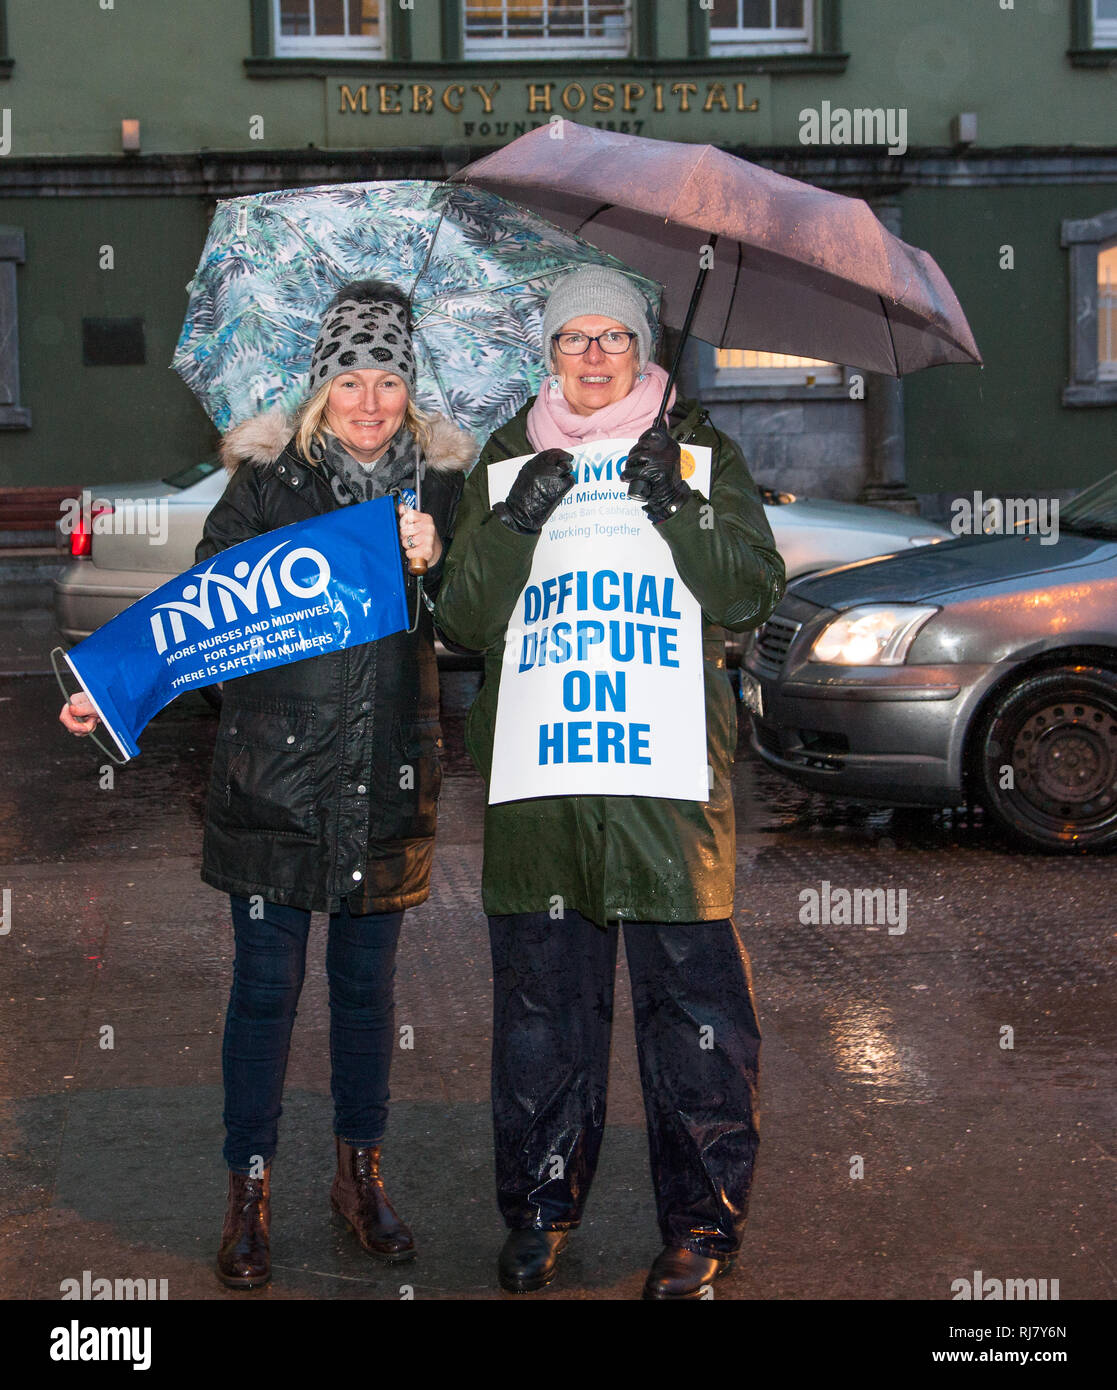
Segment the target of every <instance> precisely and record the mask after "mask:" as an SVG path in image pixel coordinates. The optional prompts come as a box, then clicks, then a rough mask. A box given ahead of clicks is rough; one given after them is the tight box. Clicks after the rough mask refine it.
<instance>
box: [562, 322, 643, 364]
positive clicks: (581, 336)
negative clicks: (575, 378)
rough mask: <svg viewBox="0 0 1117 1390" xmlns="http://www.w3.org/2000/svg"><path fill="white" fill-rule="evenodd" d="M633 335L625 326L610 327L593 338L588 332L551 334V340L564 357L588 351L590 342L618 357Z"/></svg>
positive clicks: (578, 355)
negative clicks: (622, 327)
mask: <svg viewBox="0 0 1117 1390" xmlns="http://www.w3.org/2000/svg"><path fill="white" fill-rule="evenodd" d="M635 337H636V334H635V333H631V332H629V330H628V329H627V328H624V329H621V328H610V329H609V331H608V332H607V333H599V334H598V335H597V336H596V337H595V338H591V337H590V336H589V334H588V333H552V334H551V339H552V341H553V342H555V343H557V344H558V350H559V352H561V353H562V355H563V356H564V357H581V355H582V353H583V352H589V350H590V343H597V345H598V346H599V347H600V348H601V351H602V352H607V353H609V355H610V356H612V357H618V356H619V355H620V354H621V353H622V352H627V351H628V349H629V348H630V347H631V346H632V342H633V339H634V338H635Z"/></svg>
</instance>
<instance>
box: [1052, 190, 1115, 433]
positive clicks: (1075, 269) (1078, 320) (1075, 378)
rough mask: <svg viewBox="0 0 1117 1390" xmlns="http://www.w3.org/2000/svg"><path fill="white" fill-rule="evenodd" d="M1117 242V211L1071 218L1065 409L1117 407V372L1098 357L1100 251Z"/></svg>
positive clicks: (1065, 237) (1066, 240) (1066, 242)
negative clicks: (1106, 369)
mask: <svg viewBox="0 0 1117 1390" xmlns="http://www.w3.org/2000/svg"><path fill="white" fill-rule="evenodd" d="M1115 241H1117V208H1111V209H1110V210H1109V211H1108V212H1102V213H1099V214H1098V215H1097V216H1096V217H1086V218H1080V219H1067V220H1066V221H1065V222H1063V224H1062V237H1061V245H1062V246H1063V248H1064V249H1065V250H1067V251H1069V253H1070V275H1069V286H1068V289H1069V293H1068V295H1067V300H1068V309H1069V312H1070V364H1069V365H1070V379H1069V381H1068V383H1067V385H1066V386H1065V387H1064V388H1063V404H1064V405H1065V406H1097V405H1117V374H1115V375H1113V376H1109V375H1108V374H1107V375H1104V376H1103V375H1102V374H1101V364H1100V361H1099V356H1098V252H1099V251H1101V250H1102V249H1104V248H1107V247H1108V246H1109V245H1110V244H1112V243H1113V242H1115Z"/></svg>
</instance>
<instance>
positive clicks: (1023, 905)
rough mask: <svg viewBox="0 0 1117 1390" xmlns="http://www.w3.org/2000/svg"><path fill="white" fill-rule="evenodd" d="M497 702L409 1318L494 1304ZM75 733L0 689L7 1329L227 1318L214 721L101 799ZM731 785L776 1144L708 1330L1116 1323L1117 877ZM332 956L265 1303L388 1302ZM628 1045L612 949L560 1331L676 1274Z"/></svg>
mask: <svg viewBox="0 0 1117 1390" xmlns="http://www.w3.org/2000/svg"><path fill="white" fill-rule="evenodd" d="M476 686H477V677H476V676H475V675H472V674H470V673H448V674H447V675H446V677H445V679H444V682H443V693H444V711H443V713H444V726H445V734H446V740H445V754H446V758H445V762H446V773H447V776H446V778H445V781H444V783H443V793H442V800H441V803H440V808H439V832H438V840H437V844H436V850H435V866H434V876H433V881H432V895H431V898H430V900H429V901H428V902H427V903H425V904H423V905H422V906H421V907H419V908H416V909H413V910H412V911H410V912H409V913H408V914H407V919H406V922H405V928H404V933H403V937H402V939H401V948H400V955H399V968H398V979H397V1019H398V1020H399V1021H400V1022H401V1023H407V1024H409V1025H412V1026H413V1027H414V1039H415V1046H414V1048H413V1049H410V1050H407V1051H403V1050H401V1051H400V1053H399V1055H398V1056H397V1058H396V1059H395V1061H394V1063H393V1071H392V1096H393V1100H392V1117H391V1129H390V1139H391V1142H390V1144H389V1145H388V1146H387V1148H386V1169H387V1177H388V1179H389V1186H390V1190H391V1191H392V1194H393V1200H396V1201H397V1202H398V1204H399V1206H400V1208H401V1210H403V1212H404V1213H405V1215H406V1216H407V1217H408V1219H409V1220H410V1221H411V1223H412V1224H413V1226H414V1227H415V1229H416V1234H417V1239H418V1241H419V1244H420V1251H421V1256H420V1262H419V1263H417V1265H416V1267H415V1270H414V1272H413V1273H412V1274H409V1275H408V1278H409V1280H411V1281H412V1282H413V1283H414V1285H415V1291H416V1297H418V1298H423V1297H426V1298H452V1299H470V1298H500V1297H501V1295H500V1293H499V1292H498V1291H497V1289H496V1288H495V1285H494V1279H493V1265H494V1262H495V1258H496V1252H497V1250H498V1249H499V1246H500V1242H501V1238H502V1232H501V1228H500V1223H499V1218H498V1217H497V1214H496V1211H495V1204H494V1202H493V1198H492V1192H491V1177H490V1174H491V1166H492V1154H491V1141H490V1128H489V1126H490V1116H489V1088H488V1076H489V1062H490V1059H489V1045H490V1036H489V1030H490V1022H489V1020H490V1017H491V1014H490V1009H491V980H490V967H489V957H488V937H487V928H486V921H485V917H484V914H483V911H482V906H481V900H480V892H479V883H480V870H481V839H482V826H483V818H484V789H483V787H482V784H481V782H480V779H479V778H478V777H477V775H476V773H475V772H474V770H473V768H472V766H471V765H470V762H469V759H468V757H467V755H466V753H465V749H464V743H463V725H464V718H465V714H466V711H467V709H468V706H469V703H470V700H471V698H472V695H473V692H474V691H475V689H476ZM59 704H60V699H59V697H58V695H57V693H56V691H55V687H54V685H53V682H52V681H51V680H49V679H47V678H42V677H37V676H36V677H28V678H24V679H0V710H2V711H3V718H2V719H0V760H2V764H3V767H4V770H5V795H4V796H3V797H2V798H0V860H2V862H3V863H4V865H5V866H6V867H5V868H4V870H3V885H2V886H4V887H5V888H9V889H10V892H11V918H10V922H11V930H10V932H9V933H8V934H7V935H0V971H2V979H3V988H2V990H0V1014H2V1016H3V1025H4V1026H3V1028H2V1029H0V1154H2V1155H3V1159H2V1161H0V1297H19V1296H29V1297H36V1298H56V1297H57V1296H58V1290H59V1285H60V1281H61V1280H62V1279H64V1278H71V1277H74V1276H80V1275H81V1273H82V1271H83V1270H84V1269H93V1270H94V1272H95V1273H96V1274H98V1275H105V1276H113V1277H118V1276H119V1277H145V1278H146V1277H155V1278H168V1279H169V1280H170V1285H171V1297H172V1298H204V1299H212V1298H217V1299H234V1300H235V1299H236V1298H237V1297H241V1296H239V1295H235V1294H231V1293H227V1292H224V1291H222V1290H221V1289H219V1288H218V1286H217V1284H216V1282H215V1281H214V1279H213V1276H212V1273H211V1272H210V1264H211V1261H212V1255H213V1250H212V1248H211V1247H212V1246H213V1245H214V1241H215V1238H216V1235H217V1232H218V1229H219V1227H220V1217H221V1211H222V1201H223V1190H224V1187H223V1184H224V1176H223V1171H222V1167H221V1161H220V1145H221V1123H220V1116H221V1029H222V1020H223V1016H224V1010H225V1002H226V999H227V994H228V986H229V978H230V970H231V961H232V940H231V927H230V922H229V905H228V900H227V899H225V898H223V897H222V896H221V895H220V894H218V893H215V892H214V891H213V890H211V889H209V888H207V887H205V886H204V885H203V884H201V883H200V881H199V877H198V869H199V855H200V845H201V826H202V815H203V808H204V798H205V791H206V781H207V777H208V771H209V764H210V760H211V757H212V750H213V742H214V736H215V732H216V719H215V718H214V716H213V713H212V712H211V711H210V710H209V709H208V707H207V706H206V705H205V704H204V703H203V701H202V700H201V698H200V697H199V696H198V695H197V694H196V693H191V694H189V695H186V696H183V697H182V698H180V699H179V700H176V701H175V702H174V703H173V704H172V705H171V706H170V707H169V708H168V709H167V710H166V711H164V712H163V713H162V714H161V715H160V716H158V717H157V718H156V719H155V720H154V721H153V722H152V724H151V725H150V726H149V728H148V730H147V731H146V732H145V733H144V735H143V738H142V740H141V742H142V747H143V753H142V756H141V757H140V758H139V759H137V760H136V761H135V762H134V763H132V764H130V765H129V766H128V767H126V768H123V769H120V768H116V769H107V768H106V766H105V764H104V760H103V758H102V757H101V756H100V755H98V754H97V753H96V751H95V750H94V749H93V748H92V747H91V746H90V745H89V744H88V742H85V741H79V740H73V739H70V738H68V737H67V736H65V735H64V734H63V733H62V732H61V731H60V729H59V727H58V725H57V711H58V706H59ZM106 771H111V773H112V775H111V777H108V778H106ZM734 787H735V792H736V801H737V807H738V831H739V833H738V845H737V869H738V872H737V897H736V905H735V913H734V916H735V920H736V922H737V926H738V928H739V930H740V932H741V936H742V939H743V940H744V942H745V944H746V946H747V948H748V951H749V954H750V956H751V958H752V966H753V973H754V979H755V990H756V998H757V1004H758V1009H759V1014H760V1021H761V1027H762V1030H763V1033H764V1045H763V1062H762V1080H761V1110H762V1119H761V1133H762V1141H761V1147H760V1158H759V1166H758V1171H757V1181H756V1184H755V1187H754V1192H753V1203H752V1207H751V1210H750V1221H749V1227H748V1231H747V1235H746V1246H745V1250H744V1252H743V1257H742V1259H741V1261H740V1263H739V1265H738V1267H737V1270H736V1271H735V1272H734V1273H733V1275H731V1276H730V1277H728V1278H726V1279H723V1280H720V1281H719V1282H718V1285H717V1297H718V1298H719V1299H731V1300H732V1299H740V1300H752V1299H808V1298H930V1299H947V1298H949V1297H950V1292H951V1282H952V1281H953V1280H954V1279H956V1278H958V1277H961V1276H966V1277H968V1276H969V1274H970V1273H971V1272H972V1271H973V1270H974V1269H984V1270H986V1271H989V1272H995V1273H996V1274H997V1275H998V1276H999V1277H1003V1276H1006V1275H1008V1276H1013V1277H1016V1276H1019V1277H1021V1278H1029V1277H1034V1278H1058V1279H1060V1280H1061V1286H1062V1295H1061V1296H1062V1297H1063V1298H1065V1299H1070V1298H1084V1297H1112V1295H1113V1292H1114V1282H1113V1267H1114V1259H1113V1252H1112V1249H1111V1247H1110V1246H1109V1245H1108V1244H1107V1235H1106V1232H1107V1231H1111V1230H1112V1229H1113V1215H1114V1210H1113V1208H1114V1203H1113V1195H1112V1179H1111V1169H1112V1152H1111V1149H1112V1133H1113V1075H1114V1056H1115V1053H1117V1039H1115V1036H1114V1021H1113V1020H1114V1016H1115V1015H1114V1009H1113V997H1112V995H1113V991H1112V985H1111V975H1110V974H1109V973H1107V972H1108V971H1109V969H1110V963H1111V955H1110V952H1111V948H1112V941H1113V935H1114V927H1115V925H1117V898H1115V894H1114V888H1113V884H1114V872H1113V861H1112V859H1111V858H1110V859H1108V860H1106V859H1103V858H1100V857H1099V858H1088V857H1087V858H1078V857H1076V858H1068V859H1064V858H1048V857H1044V856H1038V855H1029V854H1025V853H1022V852H1020V851H1018V850H1016V849H1014V848H1012V847H1011V846H1007V845H1005V844H1003V843H1002V842H1000V841H999V840H998V839H997V838H996V836H995V835H994V834H993V833H992V831H991V830H990V829H989V828H988V827H986V826H985V825H984V824H983V822H982V819H981V817H980V814H977V813H974V814H972V815H971V814H970V813H967V812H965V811H958V812H927V813H920V812H916V813H911V812H903V813H901V812H895V811H891V810H889V809H887V808H873V807H864V806H858V805H854V804H851V803H844V802H832V801H828V800H826V799H825V798H823V797H821V796H818V795H816V794H814V793H810V792H806V791H803V790H801V789H799V788H797V787H795V786H793V785H792V784H791V783H789V782H787V781H785V780H784V779H783V778H781V777H779V776H778V775H776V774H774V773H772V772H770V771H769V770H768V769H767V768H765V767H764V766H762V765H760V764H759V763H758V762H757V760H756V759H755V758H753V757H752V756H751V755H750V754H749V753H748V751H747V748H746V746H745V743H744V740H743V738H742V742H741V745H740V747H739V750H738V762H737V764H736V766H735V769H734ZM824 884H826V885H830V886H831V887H833V888H834V889H846V890H854V891H857V890H871V891H876V890H883V891H884V892H885V893H888V892H892V893H893V894H894V895H896V901H900V898H899V895H900V894H903V900H902V901H903V905H904V918H903V930H902V931H899V930H893V929H891V928H890V926H889V925H888V924H887V923H881V922H879V921H872V922H870V921H864V920H863V921H861V922H860V923H857V922H854V923H851V924H846V923H845V922H844V921H838V920H836V919H833V920H830V921H822V920H818V919H814V920H811V919H810V917H809V914H805V913H804V910H803V902H804V894H807V895H808V896H809V895H810V894H812V893H818V894H820V893H821V892H822V889H823V885H824ZM805 915H806V920H805V919H804V918H805ZM321 926H322V920H321V919H316V925H315V929H314V930H312V933H311V942H310V949H309V955H308V963H307V982H306V986H305V988H304V991H303V995H302V998H301V1001H300V1005H299V1018H298V1022H297V1024H296V1029H295V1037H294V1042H293V1046H292V1053H291V1060H290V1065H289V1068H288V1079H287V1091H286V1093H285V1097H284V1118H283V1122H282V1130H281V1160H282V1173H281V1175H279V1176H277V1180H276V1183H275V1192H276V1195H275V1198H274V1215H273V1242H274V1249H275V1252H276V1262H277V1266H278V1277H277V1278H276V1280H275V1282H274V1284H273V1286H272V1287H271V1288H270V1289H269V1290H267V1291H265V1292H263V1293H262V1294H260V1295H254V1297H260V1298H262V1299H272V1298H280V1299H314V1298H354V1297H357V1298H368V1299H374V1300H375V1299H379V1300H386V1299H397V1298H398V1297H399V1283H400V1280H399V1278H398V1276H397V1275H396V1274H393V1273H392V1272H391V1271H390V1270H387V1271H385V1270H382V1269H380V1268H372V1267H370V1265H371V1262H369V1261H368V1260H366V1259H364V1258H363V1257H362V1256H361V1255H360V1254H359V1252H355V1251H354V1249H353V1248H351V1245H350V1244H349V1243H348V1242H347V1241H346V1239H345V1238H344V1236H343V1235H339V1234H338V1233H337V1232H335V1231H333V1230H332V1228H331V1227H330V1225H329V1220H328V1207H327V1192H328V1187H329V1181H330V1177H331V1168H330V1164H331V1161H332V1149H331V1141H330V1134H331V1103H330V1094H329V1092H330V1081H329V1062H328V1056H329V1043H328V1034H329V1009H328V1001H327V997H326V987H325V979H324V950H325V933H324V932H323V931H322V930H321ZM637 929H638V928H637V927H633V928H630V930H637ZM631 1018H632V1015H631V1002H630V998H629V991H628V986H627V976H626V972H625V963H624V953H623V951H622V952H621V953H620V963H619V968H618V989H617V1008H616V1019H615V1026H614V1041H613V1057H612V1065H611V1071H610V1091H609V1128H608V1134H607V1137H606V1141H605V1145H604V1148H603V1154H602V1161H601V1166H600V1169H599V1173H598V1178H597V1181H596V1184H595V1187H594V1192H593V1196H592V1198H591V1202H590V1209H589V1211H588V1213H587V1217H586V1221H585V1223H584V1225H583V1228H582V1230H581V1231H580V1232H579V1233H578V1235H577V1237H576V1238H575V1239H574V1240H572V1242H571V1247H570V1253H569V1255H567V1256H564V1262H565V1263H564V1269H563V1272H562V1277H561V1278H560V1280H559V1281H557V1282H556V1285H555V1286H553V1288H552V1289H551V1290H550V1291H549V1292H548V1293H547V1294H546V1295H544V1296H545V1297H546V1298H547V1299H549V1300H559V1299H565V1298H569V1299H610V1298H626V1299H627V1298H634V1297H638V1295H639V1290H640V1285H641V1283H642V1280H643V1275H644V1272H645V1270H646V1268H647V1265H648V1263H649V1262H650V1260H651V1258H652V1257H653V1256H654V1255H655V1253H656V1251H657V1249H658V1237H657V1232H656V1224H655V1211H654V1203H653V1199H652V1194H651V1191H650V1188H649V1184H648V1177H647V1158H646V1152H645V1147H644V1145H645V1141H644V1136H643V1105H642V1099H641V1094H640V1087H639V1079H638V1067H637V1060H636V1055H635V1048H634V1045H633V1037H632V1021H631ZM106 1024H109V1025H111V1026H112V1028H113V1030H114V1044H113V1046H112V1047H111V1048H108V1049H106V1048H105V1047H103V1046H102V1043H101V1038H102V1036H103V1034H102V1031H101V1030H102V1029H103V1027H104V1025H106ZM859 1170H860V1171H859ZM278 1172H279V1170H278V1169H277V1174H278ZM168 1173H173V1190H174V1197H173V1203H172V1204H171V1205H172V1206H173V1209H169V1206H168V1202H169V1199H168V1195H167V1193H168V1181H169V1180H168Z"/></svg>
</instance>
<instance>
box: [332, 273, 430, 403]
mask: <svg viewBox="0 0 1117 1390" xmlns="http://www.w3.org/2000/svg"><path fill="white" fill-rule="evenodd" d="M362 368H371V369H372V370H373V371H379V372H395V373H396V375H397V376H399V377H400V378H402V380H403V381H404V382H405V383H406V384H407V390H408V393H409V394H410V395H414V394H415V350H414V347H413V345H412V342H411V309H410V306H409V304H408V302H407V296H406V295H405V294H404V292H403V291H402V290H401V289H398V288H397V287H396V286H395V285H390V284H389V283H388V282H387V281H386V280H354V281H351V282H350V283H349V284H348V285H343V286H342V287H341V289H340V290H339V291H338V292H337V294H336V295H335V296H334V298H333V299H332V301H331V302H330V307H329V308H328V309H327V310H326V316H325V318H324V319H323V321H322V327H321V329H320V330H319V333H318V341H317V342H316V343H315V344H314V351H313V353H312V354H311V358H310V389H311V391H312V392H313V391H317V390H318V388H319V387H320V386H322V385H324V384H325V383H326V382H327V381H329V380H331V378H333V377H335V376H340V375H341V373H342V372H353V371H360V370H361V369H362Z"/></svg>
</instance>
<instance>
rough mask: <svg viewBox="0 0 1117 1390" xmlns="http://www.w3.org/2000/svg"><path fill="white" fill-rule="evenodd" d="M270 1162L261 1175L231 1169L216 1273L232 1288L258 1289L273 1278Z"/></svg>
mask: <svg viewBox="0 0 1117 1390" xmlns="http://www.w3.org/2000/svg"><path fill="white" fill-rule="evenodd" d="M270 1228H271V1164H270V1163H269V1164H268V1166H267V1167H266V1168H265V1169H264V1175H263V1177H261V1178H247V1177H245V1176H244V1174H243V1173H233V1172H230V1173H229V1201H228V1205H227V1207H226V1208H225V1225H224V1227H223V1228H222V1231H221V1249H220V1250H219V1251H218V1252H217V1277H218V1279H220V1280H221V1282H222V1283H223V1284H224V1285H225V1286H226V1288H230V1289H258V1288H260V1287H261V1285H263V1284H266V1283H267V1282H268V1280H269V1279H270V1278H271V1248H270V1245H269V1232H270Z"/></svg>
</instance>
